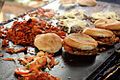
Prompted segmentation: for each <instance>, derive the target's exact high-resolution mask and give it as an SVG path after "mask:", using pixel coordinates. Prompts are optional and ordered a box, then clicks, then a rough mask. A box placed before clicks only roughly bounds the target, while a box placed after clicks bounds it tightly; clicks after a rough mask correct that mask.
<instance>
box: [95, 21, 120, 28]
mask: <svg viewBox="0 0 120 80" xmlns="http://www.w3.org/2000/svg"><path fill="white" fill-rule="evenodd" d="M94 24H95V26H96V27H97V28H103V29H108V30H120V21H117V20H113V19H99V20H96V21H95V23H94Z"/></svg>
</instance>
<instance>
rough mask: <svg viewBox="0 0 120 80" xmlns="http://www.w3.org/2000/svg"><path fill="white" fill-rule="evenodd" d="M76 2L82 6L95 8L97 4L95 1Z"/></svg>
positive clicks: (78, 0) (79, 0) (81, 0)
mask: <svg viewBox="0 0 120 80" xmlns="http://www.w3.org/2000/svg"><path fill="white" fill-rule="evenodd" d="M77 2H78V3H79V4H80V5H82V6H95V5H96V4H97V2H96V0H77Z"/></svg>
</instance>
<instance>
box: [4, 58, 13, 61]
mask: <svg viewBox="0 0 120 80" xmlns="http://www.w3.org/2000/svg"><path fill="white" fill-rule="evenodd" d="M3 60H4V61H15V59H14V58H3Z"/></svg>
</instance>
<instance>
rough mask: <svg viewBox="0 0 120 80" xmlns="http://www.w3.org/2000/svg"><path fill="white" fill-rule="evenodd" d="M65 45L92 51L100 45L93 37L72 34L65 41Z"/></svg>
mask: <svg viewBox="0 0 120 80" xmlns="http://www.w3.org/2000/svg"><path fill="white" fill-rule="evenodd" d="M64 42H65V44H67V45H69V46H71V47H74V48H77V49H80V50H92V49H94V48H96V47H97V45H98V43H97V41H95V40H94V39H93V38H92V37H90V36H89V35H86V34H82V33H72V34H70V35H68V36H67V37H66V38H65V39H64Z"/></svg>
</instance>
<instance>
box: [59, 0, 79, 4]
mask: <svg viewBox="0 0 120 80" xmlns="http://www.w3.org/2000/svg"><path fill="white" fill-rule="evenodd" d="M76 1H77V0H60V3H61V4H74V3H76Z"/></svg>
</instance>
